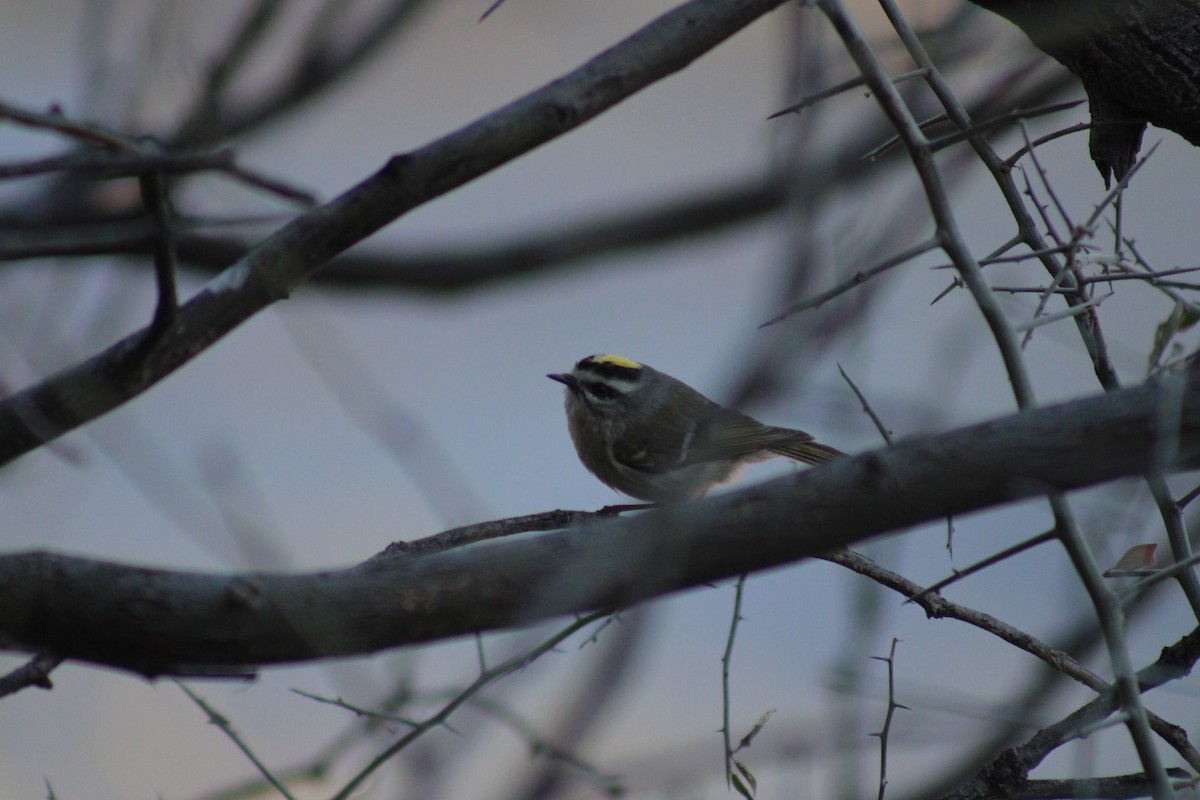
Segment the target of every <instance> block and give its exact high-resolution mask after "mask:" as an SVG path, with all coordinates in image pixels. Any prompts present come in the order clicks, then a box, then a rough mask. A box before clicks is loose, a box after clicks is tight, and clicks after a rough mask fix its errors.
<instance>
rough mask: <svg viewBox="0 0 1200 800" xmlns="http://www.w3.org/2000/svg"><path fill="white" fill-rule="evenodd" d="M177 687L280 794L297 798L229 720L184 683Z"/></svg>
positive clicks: (291, 798)
mask: <svg viewBox="0 0 1200 800" xmlns="http://www.w3.org/2000/svg"><path fill="white" fill-rule="evenodd" d="M175 685H176V686H178V687H179V688H180V689H182V690H183V693H184V694H186V695H187V696H188V697H190V698H191V699H192V702H193V703H195V704H196V705H197V706H199V707H200V710H201V711H203V712H204V713H205V714H207V715H208V721H209V722H211V723H212V724H213V725H216V726H217V727H218V728H220V729H221V732H222V733H224V734H225V735H226V736H228V737H229V740H230V741H231V742H233V743H234V745H235V746H236V747H237V749H238V750H241V751H242V754H243V755H244V756H246V758H247V759H248V760H249V761H250V763H251V764H253V765H254V767H255V769H257V770H258V771H259V773H260V774H261V775H262V776H263V777H264V778H265V779H266V780H267V782H268V783H270V784H271V785H272V786H274V787H275V788H276V789H278V790H279V793H280V794H281V795H283V796H284V797H286V798H287V799H288V800H295V798H294V797H292V794H291V792H289V791H288V790H287V787H286V786H284V785H283V783H282V782H280V780H279V779H278V778H276V777H275V776H274V775H273V774H272V773H271V770H269V769H267V765H266V764H264V763H263V762H262V760H261V759H260V758H259V757H258V755H257V754H256V753H255V752H254V751H253V750H251V749H250V746H249V745H248V744H246V742H245V740H243V739H242V737H241V736H240V735H238V732H237V731H236V730H234V728H233V725H231V724H230V722H229V720H228V718H226V717H225V716H224V715H222V714H220V713H218V712H217V711H216V709H214V708H213V707H212V706H210V705H209V704H208V703H207V702H206V701H205V700H204V698H202V697H200V695H198V694H196V693H195V692H193V691H192V690H191V689H190V688H189V687H188V685H187V684H186V683H184V682H183V681H181V680H176V681H175Z"/></svg>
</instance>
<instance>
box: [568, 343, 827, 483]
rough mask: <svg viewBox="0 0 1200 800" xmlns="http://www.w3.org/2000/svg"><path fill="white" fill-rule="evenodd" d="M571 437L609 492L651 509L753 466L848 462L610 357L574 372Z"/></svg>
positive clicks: (801, 435) (591, 359) (796, 434)
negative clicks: (776, 460) (771, 461)
mask: <svg viewBox="0 0 1200 800" xmlns="http://www.w3.org/2000/svg"><path fill="white" fill-rule="evenodd" d="M546 377H547V378H550V379H551V380H553V381H558V382H559V383H561V384H563V385H565V386H566V387H567V388H566V392H565V395H566V412H567V429H568V431H569V432H570V434H571V441H572V442H574V444H575V452H576V453H577V454H578V455H579V460H580V461H581V462H583V465H584V466H585V467H587V469H588V470H589V471H591V473H592V474H593V475H595V476H596V477H597V478H599V479H600V480H601V481H603V482H604V483H606V484H608V485H609V486H611V487H612V488H613V489H616V490H617V491H619V492H622V493H623V494H627V495H629V496H631V497H635V498H637V499H638V500H643V501H647V502H650V503H669V502H674V501H678V500H687V499H692V498H696V497H701V496H703V495H704V494H705V493H706V492H708V490H709V489H711V488H712V487H713V486H715V485H716V484H718V483H725V482H727V481H730V480H732V479H733V478H734V477H736V475H737V473H738V472H739V471H740V470H741V468H742V467H744V466H745V465H746V464H751V463H754V462H756V461H764V460H766V459H768V458H773V457H775V456H784V457H786V458H790V459H793V460H795V461H802V462H805V463H807V464H820V463H823V462H826V461H830V460H833V459H835V458H839V457H841V456H844V455H845V453H843V452H842V451H840V450H837V449H836V448H833V447H830V446H829V445H826V444H821V443H820V442H818V441H816V439H815V438H814V437H813V436H812V434H810V433H806V432H804V431H801V430H794V429H792V428H779V427H775V426H772V425H764V424H763V423H761V422H759V421H758V420H756V419H754V418H752V417H749V416H747V415H745V414H743V413H741V412H739V411H735V410H733V409H731V408H726V407H725V406H722V405H720V404H719V403H716V402H714V401H712V400H710V399H708V398H707V397H705V396H704V395H703V394H701V393H700V392H698V391H696V390H695V389H693V388H692V387H690V386H688V385H687V384H686V383H684V382H683V381H680V380H678V379H676V378H673V377H671V376H670V375H668V374H666V373H665V372H660V371H658V370H656V369H654V368H653V367H651V366H649V365H648V364H641V363H639V362H637V361H634V360H633V359H631V358H626V357H624V356H619V355H615V354H613V353H602V354H596V355H590V356H587V357H586V358H583V359H580V360H579V361H578V362H577V363H576V364H575V367H574V369H572V370H571V371H570V372H566V373H553V374H550V375H547V376H546Z"/></svg>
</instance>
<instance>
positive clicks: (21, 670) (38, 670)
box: [0, 655, 63, 697]
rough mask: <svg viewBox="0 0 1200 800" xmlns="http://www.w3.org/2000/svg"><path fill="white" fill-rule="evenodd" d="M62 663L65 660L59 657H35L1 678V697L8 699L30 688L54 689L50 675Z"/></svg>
mask: <svg viewBox="0 0 1200 800" xmlns="http://www.w3.org/2000/svg"><path fill="white" fill-rule="evenodd" d="M62 662H63V659H61V658H59V657H58V656H45V655H42V656H34V657H33V658H32V659H30V660H29V661H28V662H26V663H25V664H23V665H22V666H19V667H17V668H16V669H14V670H13V671H12V672H9V673H8V674H7V675H3V676H0V697H8V696H9V695H10V694H16V693H17V692H19V691H21V690H22V689H27V688H29V687H30V686H35V687H37V688H38V689H53V688H54V684H53V683H51V682H50V673H51V672H53V671H54V669H55V668H56V667H57V666H58V665H59V664H61V663H62Z"/></svg>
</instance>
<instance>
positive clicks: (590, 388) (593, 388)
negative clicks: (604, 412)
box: [580, 381, 621, 400]
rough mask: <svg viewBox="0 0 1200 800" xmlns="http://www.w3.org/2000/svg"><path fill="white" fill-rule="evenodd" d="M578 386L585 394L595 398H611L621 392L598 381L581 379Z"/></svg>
mask: <svg viewBox="0 0 1200 800" xmlns="http://www.w3.org/2000/svg"><path fill="white" fill-rule="evenodd" d="M580 386H581V387H582V388H583V391H584V392H586V393H587V394H589V395H591V396H592V397H595V398H596V399H597V400H612V399H613V398H614V397H617V396H618V395H620V394H621V392H620V391H618V390H617V389H616V388H615V387H613V386H611V385H610V384H607V383H601V382H600V381H583V382H581V384H580Z"/></svg>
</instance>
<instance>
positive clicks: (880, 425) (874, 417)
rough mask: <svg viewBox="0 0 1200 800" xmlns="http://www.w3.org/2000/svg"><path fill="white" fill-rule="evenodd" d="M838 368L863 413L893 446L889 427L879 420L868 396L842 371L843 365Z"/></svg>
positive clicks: (889, 444)
mask: <svg viewBox="0 0 1200 800" xmlns="http://www.w3.org/2000/svg"><path fill="white" fill-rule="evenodd" d="M837 368H838V372H839V373H841V376H842V380H844V381H845V382H846V383H848V384H849V385H850V390H851V391H852V392H854V396H855V397H857V398H858V402H859V403H861V404H862V407H863V411H865V412H866V413H867V416H868V417H870V418H871V422H873V423H875V430H877V431H879V435H880V436H882V437H883V441H884V442H885V443H886V444H887V446H888V447H891V446H892V433H891V431H889V430H888V429H887V426H886V425H884V424H883V420H881V419H880V418H879V415H878V414H876V413H875V409H873V408H871V404H870V403H868V402H867V398H866V396H864V395H863V393H862V392H861V391H859V388H858V386H857V385H856V384H855V383H854V381H852V380H850V376H849V375H847V374H846V370H844V369H842V365H841V364H838V365H837Z"/></svg>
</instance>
